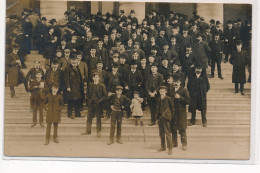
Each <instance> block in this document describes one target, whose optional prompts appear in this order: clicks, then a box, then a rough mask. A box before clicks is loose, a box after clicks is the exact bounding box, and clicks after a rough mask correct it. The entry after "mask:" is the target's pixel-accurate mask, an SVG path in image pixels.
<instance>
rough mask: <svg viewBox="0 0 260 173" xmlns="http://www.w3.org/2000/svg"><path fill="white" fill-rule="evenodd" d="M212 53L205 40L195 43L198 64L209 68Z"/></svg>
mask: <svg viewBox="0 0 260 173" xmlns="http://www.w3.org/2000/svg"><path fill="white" fill-rule="evenodd" d="M209 55H210V48H209V46H208V44H207V43H206V42H204V41H201V42H200V43H197V44H195V45H194V61H195V64H196V65H200V66H201V67H202V68H208V57H209Z"/></svg>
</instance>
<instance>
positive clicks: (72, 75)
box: [64, 58, 83, 119]
mask: <svg viewBox="0 0 260 173" xmlns="http://www.w3.org/2000/svg"><path fill="white" fill-rule="evenodd" d="M64 82H65V85H66V88H67V92H68V117H69V118H71V119H74V118H75V116H76V117H80V102H81V97H82V96H81V94H82V92H81V91H82V87H83V85H82V77H81V74H80V71H79V69H78V67H77V59H76V58H74V59H73V60H72V62H71V65H70V66H68V67H66V69H65V72H64ZM73 108H75V115H72V109H73Z"/></svg>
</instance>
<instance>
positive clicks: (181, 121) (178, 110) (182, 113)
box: [173, 87, 190, 131]
mask: <svg viewBox="0 0 260 173" xmlns="http://www.w3.org/2000/svg"><path fill="white" fill-rule="evenodd" d="M175 93H177V94H179V95H180V98H179V99H177V98H175V99H174V107H175V113H174V114H175V116H176V125H177V126H176V127H173V128H174V129H178V130H179V131H180V130H183V129H186V128H187V111H186V105H187V104H189V102H190V96H189V92H188V90H187V89H186V88H183V87H180V88H179V89H178V90H177V91H175Z"/></svg>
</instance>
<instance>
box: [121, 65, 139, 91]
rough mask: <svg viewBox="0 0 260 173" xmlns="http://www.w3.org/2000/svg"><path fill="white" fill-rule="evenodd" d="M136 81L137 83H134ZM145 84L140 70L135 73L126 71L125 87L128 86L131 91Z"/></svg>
mask: <svg viewBox="0 0 260 173" xmlns="http://www.w3.org/2000/svg"><path fill="white" fill-rule="evenodd" d="M134 81H135V83H134ZM142 82H143V76H142V73H141V72H140V71H139V70H136V71H135V73H133V72H132V71H131V69H129V70H128V71H126V73H125V76H124V86H125V87H126V86H128V87H129V88H130V89H131V88H133V87H135V88H136V87H139V85H140V86H141V85H142Z"/></svg>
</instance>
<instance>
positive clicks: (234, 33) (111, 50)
mask: <svg viewBox="0 0 260 173" xmlns="http://www.w3.org/2000/svg"><path fill="white" fill-rule="evenodd" d="M221 28H222V27H221V22H220V21H215V20H214V19H212V20H210V22H209V24H208V23H206V22H205V19H204V18H203V17H200V16H199V15H197V14H196V13H193V16H191V17H189V16H187V15H185V14H181V13H174V12H172V11H170V12H169V15H168V16H164V15H159V14H158V12H157V11H156V10H152V12H149V13H148V15H147V16H146V17H145V19H143V20H142V21H141V22H140V21H138V19H137V18H136V17H135V11H134V10H131V12H130V14H129V15H128V16H127V15H125V12H124V10H120V14H119V15H115V14H110V13H106V15H105V16H102V14H101V13H100V12H98V13H97V14H96V15H84V14H83V13H82V12H80V11H77V10H71V11H66V12H65V13H64V17H63V18H61V19H58V20H56V19H51V20H49V21H47V19H46V18H45V17H44V16H40V14H37V13H35V12H34V11H33V10H28V9H25V10H24V11H23V13H22V15H21V17H18V16H16V15H11V16H9V17H8V18H7V30H6V31H7V33H6V39H7V40H6V41H7V42H6V45H7V46H6V55H7V56H6V79H7V80H6V81H8V84H9V86H10V88H11V97H12V98H15V97H16V95H15V90H14V86H17V85H18V84H20V83H24V85H25V88H26V90H27V91H30V92H32V91H34V90H33V89H32V88H34V86H35V85H36V86H38V85H39V86H40V84H39V83H40V82H41V81H40V79H41V80H42V79H44V85H41V87H39V88H41V89H43V88H44V92H45V93H46V94H47V93H51V88H52V87H53V86H54V85H55V86H58V88H59V91H58V93H60V94H62V96H63V102H64V103H65V104H68V111H67V113H68V117H70V118H72V119H74V118H75V117H80V116H82V115H81V111H82V110H83V108H84V107H83V105H84V104H85V102H86V105H88V107H89V108H88V109H89V110H91V111H89V114H91V115H88V123H87V124H88V126H87V129H86V132H83V135H84V134H90V133H91V123H92V118H93V117H95V116H97V117H99V118H98V121H99V122H98V124H99V125H98V126H97V128H99V130H98V132H100V130H101V125H100V123H101V121H100V118H101V117H103V116H105V117H110V116H111V114H113V112H115V111H116V110H117V109H115V110H114V109H113V108H114V107H116V106H115V105H117V106H118V104H122V103H121V101H118V100H117V99H112V100H116V101H115V102H117V101H118V102H117V103H113V101H112V102H111V96H112V97H113V95H115V93H116V91H117V90H122V93H123V95H125V96H126V97H125V98H124V103H125V104H124V106H122V107H121V108H120V110H121V109H123V110H125V111H126V112H127V113H126V118H129V117H130V116H131V109H130V103H129V104H127V99H130V100H131V99H132V98H133V94H134V92H138V93H139V94H140V96H141V97H142V98H143V99H144V101H143V103H142V108H143V109H144V108H145V106H146V105H147V104H148V105H149V109H150V113H151V122H150V124H149V125H155V124H156V120H158V115H163V114H164V113H163V109H162V107H165V106H163V105H161V104H163V103H162V102H161V103H160V104H159V105H161V106H162V107H161V108H160V106H159V108H158V100H160V95H161V92H160V94H159V91H160V89H162V90H163V89H164V87H162V86H166V88H167V92H166V93H167V95H168V96H169V97H170V98H172V100H173V103H174V105H176V106H177V108H175V114H180V115H175V116H180V117H184V118H177V119H181V120H179V121H180V122H179V124H176V122H178V120H176V118H175V122H171V126H176V128H173V129H172V130H171V131H172V133H173V136H175V137H173V138H172V142H173V146H177V130H176V129H178V131H179V132H180V134H181V140H182V143H183V145H184V149H185V143H187V141H186V132H185V129H186V128H187V123H185V121H187V115H186V107H185V105H186V104H189V112H191V113H192V118H191V120H190V123H189V124H188V125H194V124H195V117H196V110H197V109H199V110H200V111H201V114H202V124H203V126H204V127H206V126H207V119H206V109H207V104H206V93H207V92H208V90H209V88H210V85H209V82H208V77H207V72H206V69H207V68H208V66H210V67H211V74H210V77H211V78H214V72H215V65H216V64H217V74H218V78H219V79H220V80H221V79H223V75H222V72H221V63H222V55H223V57H225V58H224V63H226V62H228V61H229V62H230V63H231V64H233V66H234V68H233V83H235V92H236V93H237V92H238V84H240V91H241V94H242V95H243V94H244V87H243V84H244V83H246V81H245V66H246V65H248V67H250V55H248V53H249V54H250V47H251V45H250V44H251V28H252V27H251V20H250V17H248V19H246V20H245V21H241V20H240V19H238V20H234V21H228V22H227V26H224V30H223V31H222V30H221ZM241 47H242V53H240V52H241ZM31 50H39V53H40V54H42V55H43V57H44V58H45V59H46V61H45V64H44V68H45V69H46V72H44V71H45V70H44V69H43V67H40V62H39V61H37V60H36V61H35V68H33V69H30V71H29V72H28V74H27V75H26V76H25V75H24V74H23V73H22V72H21V70H20V69H21V68H27V67H26V65H25V63H24V59H25V56H26V54H28V53H30V51H31ZM234 52H235V53H234ZM224 55H225V56H224ZM241 57H242V58H241ZM241 59H242V60H241ZM249 69H250V68H249ZM250 71H251V70H249V73H250V74H251V72H250ZM39 73H41V75H40V74H39ZM37 74H38V81H37V82H36V84H35V85H33V83H35V82H34V81H35V80H36V78H37V77H36V76H37ZM234 74H235V75H234ZM7 76H8V77H7ZM39 76H40V77H39ZM187 79H188V83H187V84H186V81H187ZM248 81H249V82H250V77H249V78H248ZM27 82H29V86H28V83H27ZM93 84H99V85H98V87H96V85H93ZM179 85H180V86H179ZM161 87H162V88H161ZM179 87H181V90H179ZM35 88H37V87H35ZM186 88H187V91H186V90H183V89H186ZM41 91H42V90H41ZM85 93H86V94H85ZM40 95H41V94H40ZM37 99H39V98H37V97H34V100H33V99H31V103H33V102H35V100H37ZM161 99H162V98H161ZM179 104H182V105H184V106H179V107H178V105H179ZM167 105H168V104H167ZM169 105H171V104H169ZM169 105H168V106H169ZM34 109H35V110H36V112H35V111H34V120H33V124H32V127H33V126H35V125H36V120H37V117H36V115H37V109H38V108H37V107H36V108H34ZM73 109H74V110H75V114H73V113H72V111H73ZM166 109H167V107H166ZM103 110H106V115H103ZM118 110H119V107H118ZM173 111H174V109H173ZM40 114H42V113H41V112H40ZM173 114H174V113H173ZM173 114H172V115H173ZM173 116H174V115H173ZM35 117H36V118H35ZM119 121H120V120H119ZM40 124H41V125H42V126H43V122H42V118H40ZM166 126H167V123H166V124H165V123H162V124H161V130H160V136H161V139H162V141H163V140H164V139H163V137H162V136H163V134H161V132H162V131H163V133H164V132H165V133H166V132H167V128H166ZM177 127H178V128H177ZM120 128H121V127H120ZM111 133H112V132H111ZM113 133H114V132H113ZM98 136H100V133H99V134H98ZM168 137H169V135H168ZM111 140H112V139H111ZM111 140H110V144H111V143H112V141H111ZM168 140H170V139H168V138H167V143H168ZM119 143H121V141H120V139H119ZM169 145H170V144H169ZM170 148H171V145H170V146H169V149H170ZM161 149H162V150H164V149H165V143H164V144H162V148H161Z"/></svg>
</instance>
